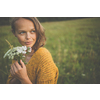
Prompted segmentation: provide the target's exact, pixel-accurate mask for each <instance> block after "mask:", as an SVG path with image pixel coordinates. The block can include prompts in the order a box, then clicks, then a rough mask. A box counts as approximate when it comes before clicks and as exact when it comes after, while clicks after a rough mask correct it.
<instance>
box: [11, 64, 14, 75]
mask: <svg viewBox="0 0 100 100" xmlns="http://www.w3.org/2000/svg"><path fill="white" fill-rule="evenodd" d="M13 66H14V65H11V71H12V73H14V68H13Z"/></svg>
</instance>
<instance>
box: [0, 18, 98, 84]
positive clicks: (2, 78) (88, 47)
mask: <svg viewBox="0 0 100 100" xmlns="http://www.w3.org/2000/svg"><path fill="white" fill-rule="evenodd" d="M42 25H43V26H44V28H45V34H46V37H47V41H46V45H45V47H46V48H47V49H48V50H49V51H50V52H51V54H52V57H53V59H54V62H55V63H56V65H57V67H58V69H59V78H58V84H97V83H99V84H100V80H99V77H100V62H99V61H100V56H99V55H100V18H84V19H78V20H70V21H59V22H45V23H42ZM5 39H7V40H8V41H9V42H10V43H11V44H12V45H13V46H18V45H20V44H19V43H18V41H17V39H16V38H15V37H14V36H13V34H12V33H11V28H10V26H0V83H1V84H4V83H6V81H7V76H8V74H9V68H10V63H11V61H8V59H3V55H4V53H5V52H6V51H7V50H8V49H9V46H8V44H7V43H6V41H5Z"/></svg>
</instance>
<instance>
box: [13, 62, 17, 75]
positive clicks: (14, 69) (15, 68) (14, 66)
mask: <svg viewBox="0 0 100 100" xmlns="http://www.w3.org/2000/svg"><path fill="white" fill-rule="evenodd" d="M12 70H13V74H15V73H16V72H17V71H18V69H17V67H16V65H15V63H14V64H13V66H12Z"/></svg>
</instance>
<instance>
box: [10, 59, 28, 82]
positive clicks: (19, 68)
mask: <svg viewBox="0 0 100 100" xmlns="http://www.w3.org/2000/svg"><path fill="white" fill-rule="evenodd" d="M20 64H21V65H19V63H18V62H17V61H15V63H13V64H12V65H11V69H10V73H11V75H12V76H13V77H15V78H17V79H18V80H20V81H24V80H25V79H26V78H28V75H27V70H26V66H25V64H24V63H23V62H22V60H20Z"/></svg>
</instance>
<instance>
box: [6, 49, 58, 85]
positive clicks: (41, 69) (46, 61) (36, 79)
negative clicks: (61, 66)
mask: <svg viewBox="0 0 100 100" xmlns="http://www.w3.org/2000/svg"><path fill="white" fill-rule="evenodd" d="M26 69H27V75H28V77H29V79H30V80H31V82H32V83H33V84H56V83H57V79H58V74H59V71H58V68H57V67H56V65H55V63H54V61H53V59H52V56H51V54H50V52H49V51H48V50H47V49H46V48H44V47H40V48H39V49H38V50H37V51H36V52H35V53H34V54H33V56H32V57H31V59H30V60H29V62H28V64H26ZM11 79H12V76H11V74H10V75H9V77H8V80H7V84H9V82H10V80H11Z"/></svg>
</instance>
